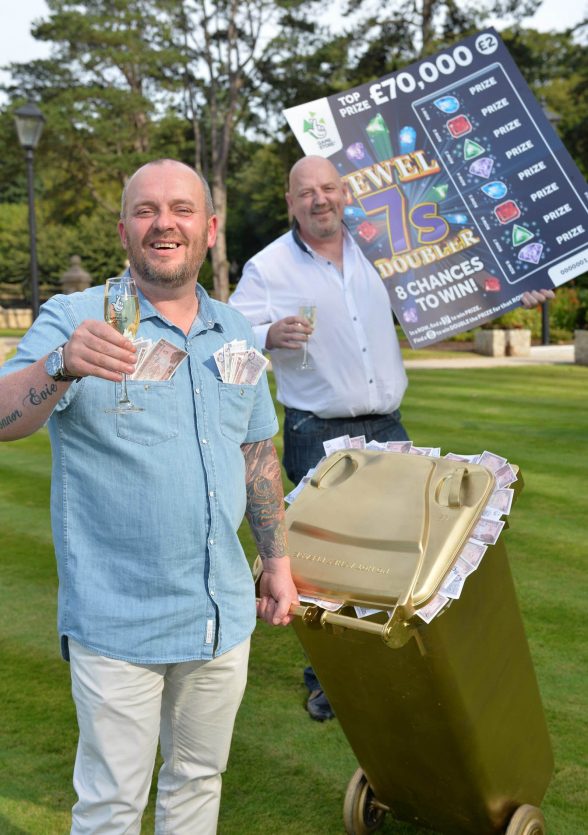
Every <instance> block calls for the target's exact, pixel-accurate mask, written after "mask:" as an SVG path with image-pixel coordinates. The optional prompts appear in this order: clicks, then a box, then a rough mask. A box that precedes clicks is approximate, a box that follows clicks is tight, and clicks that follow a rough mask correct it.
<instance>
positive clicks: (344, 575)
mask: <svg viewBox="0 0 588 835" xmlns="http://www.w3.org/2000/svg"><path fill="white" fill-rule="evenodd" d="M518 484H519V485H520V479H519V482H518ZM494 485H495V480H494V475H493V474H492V473H491V472H490V471H489V470H488V469H486V468H485V467H482V466H480V465H475V464H469V463H468V464H464V463H462V462H458V461H454V460H448V459H441V458H429V457H425V456H419V455H409V454H394V453H381V452H372V451H364V450H345V451H342V452H337V453H335V454H334V455H331V456H330V457H329V458H327V459H326V460H325V461H324V462H323V463H322V464H321V465H320V466H319V467H318V469H317V471H316V472H315V474H314V477H313V479H312V481H311V482H310V483H309V484H308V485H307V486H306V487H305V488H304V490H303V491H302V492H301V493H300V495H299V496H298V498H297V499H296V501H295V502H294V503H293V504H292V505H291V506H290V507H289V509H288V511H287V514H286V516H287V526H288V529H289V545H290V553H291V558H292V566H293V573H294V579H295V582H296V585H297V587H298V590H299V592H300V593H304V594H305V595H306V596H310V597H313V598H315V599H320V600H325V601H335V602H340V603H342V604H343V607H342V608H341V609H340V610H339V611H337V612H333V611H329V610H328V608H324V607H323V606H321V605H320V604H311V605H306V606H304V605H302V606H300V607H297V615H298V616H297V617H296V618H295V621H294V628H295V630H296V633H297V635H298V637H299V639H300V642H301V643H302V646H303V648H304V651H305V653H306V655H307V656H308V658H309V661H310V663H311V664H312V666H313V668H314V670H315V672H316V674H317V675H318V678H319V679H320V682H321V685H322V686H323V688H324V690H325V692H326V694H327V696H328V698H329V701H330V702H331V705H332V707H333V709H334V711H335V715H336V717H337V719H338V720H339V722H340V724H341V727H342V729H343V731H344V733H345V735H346V736H347V739H348V740H349V743H350V744H351V747H352V749H353V751H354V753H355V755H356V757H357V760H358V763H359V765H360V768H359V769H358V771H357V772H356V774H355V775H354V776H353V777H352V779H351V781H350V783H349V786H348V789H347V794H346V798H345V803H344V810H343V817H344V824H345V829H346V832H347V833H348V835H364V833H369V832H373V831H375V830H376V829H378V828H379V826H380V825H381V823H382V821H383V818H384V816H385V815H386V814H387V813H389V814H390V816H391V817H392V818H396V819H398V820H402V821H411V822H413V823H414V824H417V825H418V826H421V827H425V828H430V829H432V830H434V831H436V832H442V833H449V835H460V833H471V834H472V835H486V833H500V832H506V833H508V835H540V834H541V833H544V831H545V828H544V819H543V815H542V813H541V811H540V809H539V808H538V807H539V804H540V803H541V800H542V798H543V795H544V793H545V790H546V788H547V786H548V784H549V781H550V778H551V775H552V770H553V760H552V752H551V746H550V741H549V735H548V732H547V728H546V723H545V718H544V714H543V708H542V704H541V699H540V695H539V690H538V687H537V682H536V678H535V674H534V670H533V665H532V662H531V657H530V654H529V649H528V645H527V640H526V637H525V633H524V630H523V625H522V621H521V616H520V613H519V607H518V603H517V598H516V594H515V589H514V586H513V581H512V577H511V573H510V569H509V564H508V561H507V556H506V551H505V548H504V545H503V543H502V541H501V539H499V540H498V542H497V543H496V544H495V545H492V546H490V547H489V548H488V550H487V552H486V554H485V556H484V558H483V560H482V561H481V563H480V565H479V567H478V568H477V570H476V571H474V572H473V573H472V574H471V575H470V576H469V577H468V578H467V580H466V582H465V585H464V587H463V590H462V593H461V596H460V597H459V599H456V600H454V601H453V602H452V603H451V605H449V606H448V607H447V608H446V609H445V610H443V611H441V613H440V614H439V615H437V617H435V618H434V619H433V620H432V621H431V622H430V623H426V622H425V621H423V620H422V619H421V618H420V617H419V616H418V615H417V614H416V611H417V610H418V609H419V608H421V607H422V606H424V605H426V604H427V603H428V602H429V601H431V600H432V599H433V598H434V597H435V595H436V593H437V592H438V590H439V588H440V586H441V584H442V581H443V579H444V577H445V575H446V574H447V571H448V570H449V569H450V568H451V566H452V565H453V563H454V561H455V560H456V558H457V556H458V555H459V553H460V550H461V549H462V547H463V546H464V544H465V543H466V542H467V541H468V539H469V537H470V536H471V533H472V531H473V529H474V527H475V525H476V523H477V521H478V520H479V518H480V515H481V513H482V510H483V508H484V506H485V504H486V502H487V500H488V497H489V496H490V494H491V493H492V491H493V489H494ZM356 606H357V607H363V608H369V609H372V610H380V611H379V612H378V613H375V614H372V615H370V616H368V617H367V618H363V617H361V618H360V617H358V616H357V610H356V608H355V607H356ZM360 614H363V612H360Z"/></svg>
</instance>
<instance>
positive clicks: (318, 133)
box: [302, 111, 337, 153]
mask: <svg viewBox="0 0 588 835" xmlns="http://www.w3.org/2000/svg"><path fill="white" fill-rule="evenodd" d="M302 131H303V133H305V134H310V136H311V137H312V138H313V139H314V140H315V142H316V144H317V147H318V150H320V151H323V152H325V151H326V152H328V153H334V152H335V151H336V150H337V147H336V142H335V141H334V140H333V139H332V138H331V137H330V136H329V128H328V125H327V122H326V120H325V119H324V118H323V117H322V116H320V115H319V114H317V113H315V112H313V111H310V112H309V113H308V116H307V117H306V118H305V119H304V123H303V125H302Z"/></svg>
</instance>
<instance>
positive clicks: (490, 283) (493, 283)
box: [484, 275, 500, 293]
mask: <svg viewBox="0 0 588 835" xmlns="http://www.w3.org/2000/svg"><path fill="white" fill-rule="evenodd" d="M484 291H485V292H486V293H499V292H500V279H499V278H496V277H495V276H493V275H490V276H488V278H486V279H484Z"/></svg>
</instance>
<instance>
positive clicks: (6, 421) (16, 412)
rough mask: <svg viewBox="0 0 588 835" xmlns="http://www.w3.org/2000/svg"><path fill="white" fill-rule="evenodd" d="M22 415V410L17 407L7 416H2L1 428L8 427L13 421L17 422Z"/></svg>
mask: <svg viewBox="0 0 588 835" xmlns="http://www.w3.org/2000/svg"><path fill="white" fill-rule="evenodd" d="M21 417H22V412H21V411H20V410H19V409H15V410H14V412H11V413H10V414H9V415H6V417H3V418H0V429H6V428H7V427H8V426H10V424H11V423H16V421H17V420H18V419H19V418H21Z"/></svg>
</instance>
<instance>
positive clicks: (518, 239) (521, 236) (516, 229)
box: [512, 223, 535, 246]
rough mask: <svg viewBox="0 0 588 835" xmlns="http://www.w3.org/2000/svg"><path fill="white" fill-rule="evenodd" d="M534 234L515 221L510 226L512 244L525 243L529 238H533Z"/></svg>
mask: <svg viewBox="0 0 588 835" xmlns="http://www.w3.org/2000/svg"><path fill="white" fill-rule="evenodd" d="M534 237H535V235H534V234H533V233H532V232H531V230H530V229H526V228H525V227H524V226H519V225H518V224H517V223H515V225H514V226H513V227H512V245H513V246H520V245H521V244H526V243H527V241H530V240H531V238H534Z"/></svg>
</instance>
